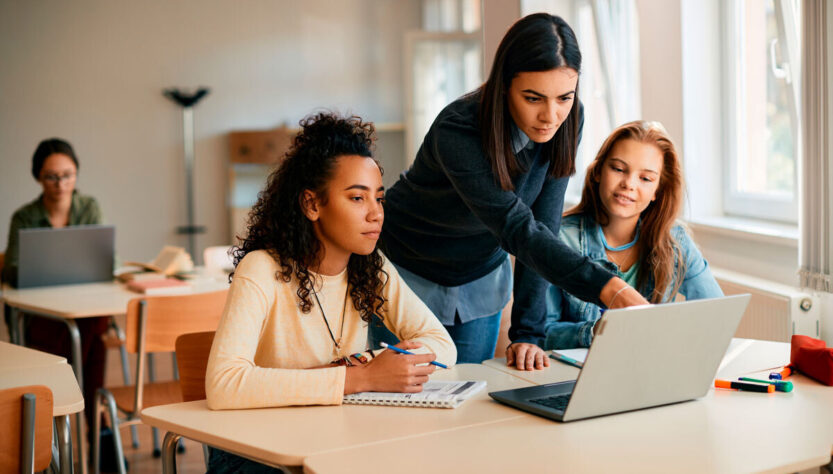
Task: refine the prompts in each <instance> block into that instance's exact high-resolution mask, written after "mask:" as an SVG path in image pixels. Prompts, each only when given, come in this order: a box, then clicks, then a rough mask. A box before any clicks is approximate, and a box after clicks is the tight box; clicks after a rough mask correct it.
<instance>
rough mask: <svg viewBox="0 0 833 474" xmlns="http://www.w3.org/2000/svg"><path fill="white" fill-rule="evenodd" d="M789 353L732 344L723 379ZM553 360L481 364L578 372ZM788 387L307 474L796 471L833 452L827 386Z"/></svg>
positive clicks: (719, 394) (377, 451) (510, 424)
mask: <svg viewBox="0 0 833 474" xmlns="http://www.w3.org/2000/svg"><path fill="white" fill-rule="evenodd" d="M789 347H790V345H789V344H786V343H773V342H768V341H752V340H747V339H733V340H732V343H731V344H730V346H729V349H728V350H727V351H726V356H725V357H724V362H723V363H722V364H721V369H720V371H721V373H722V374H726V376H728V375H729V374H732V376H737V375H741V374H748V375H751V376H756V377H757V378H764V379H766V378H767V376H768V374H769V372H770V370H768V369H769V368H771V367H775V366H780V365H784V364H786V363H788V362H789ZM550 362H551V363H550V367H549V368H547V369H544V370H538V371H520V370H516V369H514V368H511V367H507V366H506V361H505V359H503V358H500V359H492V360H489V361H485V362H484V363H483V364H484V365H486V366H488V367H491V368H494V369H496V370H500V371H503V372H504V373H506V374H508V375H513V376H515V377H518V378H519V379H521V380H524V381H527V382H530V383H533V384H545V383H553V382H561V381H564V380H572V379H575V378H576V376H577V375H578V369H576V368H574V367H571V366H568V365H566V364H563V363H560V362H557V361H554V360H551V361H550ZM764 368H766V369H767V370H763V369H764ZM743 370H746V372H739V371H743ZM790 380H792V382H793V383H794V384H795V385H796V387H795V390H794V391H793V392H790V393H780V392H775V393H772V394H766V395H764V394H758V393H747V392H736V391H729V390H715V389H712V390H710V391H709V393H708V394H707V395H706V396H705V397H703V398H702V399H699V400H695V401H691V402H683V403H678V404H674V405H667V406H663V407H657V408H651V409H647V410H639V411H634V412H629V413H622V414H617V415H611V416H605V417H599V418H593V419H589V420H579V421H574V422H570V423H557V422H554V421H550V420H547V419H545V418H540V417H537V416H533V415H526V416H524V417H521V418H514V419H511V420H504V421H500V422H497V423H493V424H489V425H485V426H478V427H470V428H465V429H462V430H457V431H455V432H446V433H439V434H435V435H432V436H420V437H415V438H413V439H409V440H404V441H402V440H399V441H391V442H390V443H386V444H384V445H383V446H376V447H373V448H368V447H359V448H354V449H349V450H343V451H340V452H334V453H324V454H317V455H314V456H310V457H308V458H307V459H306V460H305V461H304V469H305V472H309V473H314V474H329V473H336V472H338V473H353V472H355V473H366V472H370V471H372V470H373V469H374V468H377V467H378V466H390V465H396V466H397V469H396V471H397V472H403V473H411V472H413V473H422V472H460V471H461V470H463V471H472V472H478V471H479V472H522V471H529V472H669V471H674V472H758V471H769V472H794V471H800V470H803V469H809V468H813V467H817V466H821V465H824V464H827V463H828V462H830V453H831V447H833V387H826V386H824V385H822V384H820V383H818V382H816V381H814V380H812V379H809V378H807V377H803V376H801V375H796V376H793V377H791V378H790ZM490 391H493V389H490ZM414 453H430V456H428V455H426V456H415V455H414ZM394 463H395V464H394Z"/></svg>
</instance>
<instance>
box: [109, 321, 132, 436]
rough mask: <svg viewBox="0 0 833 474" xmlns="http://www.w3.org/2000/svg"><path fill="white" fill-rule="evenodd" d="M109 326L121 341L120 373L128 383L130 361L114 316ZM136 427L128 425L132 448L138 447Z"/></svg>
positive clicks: (123, 338)
mask: <svg viewBox="0 0 833 474" xmlns="http://www.w3.org/2000/svg"><path fill="white" fill-rule="evenodd" d="M110 327H111V328H112V329H113V330H114V331H116V337H118V338H119V341H121V342H122V344H121V345H120V346H119V358H120V359H121V375H122V378H123V379H124V385H130V382H131V380H130V363H129V362H128V360H127V348H126V347H125V345H124V341H125V336H124V331H123V330H122V328H120V327H119V325H118V324H117V323H116V318H115V317H114V316H110ZM137 428H138V427H137V426H136V425H130V439H131V440H132V441H133V442H132V445H133V448H138V447H139V431H138V429H137Z"/></svg>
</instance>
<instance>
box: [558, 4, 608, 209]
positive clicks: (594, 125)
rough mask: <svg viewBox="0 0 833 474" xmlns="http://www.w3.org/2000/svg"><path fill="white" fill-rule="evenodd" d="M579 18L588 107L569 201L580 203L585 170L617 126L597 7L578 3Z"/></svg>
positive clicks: (582, 88) (583, 91) (581, 94)
mask: <svg viewBox="0 0 833 474" xmlns="http://www.w3.org/2000/svg"><path fill="white" fill-rule="evenodd" d="M575 15H576V21H575V22H574V31H575V33H576V38H577V39H578V41H579V45H580V47H581V53H582V65H581V78H580V79H579V98H580V99H581V103H582V104H583V105H584V130H583V132H582V137H581V143H580V144H579V148H578V154H577V156H576V175H575V176H574V177H573V178H572V179H570V184H569V185H568V187H567V198H568V199H569V200H571V201H575V202H578V199H579V198H580V196H581V190H582V188H583V187H584V175H585V171H587V167H588V166H589V165H590V163H591V162H592V161H593V159H594V158H595V157H596V152H598V151H599V148H600V147H601V146H602V142H604V140H605V138H607V136H608V135H609V134H610V132H611V131H612V130H613V124H611V123H610V116H609V114H608V108H607V105H608V104H607V96H606V94H605V88H606V87H607V86H606V84H605V80H604V74H603V73H602V65H601V62H600V61H601V58H600V57H599V45H598V43H597V35H596V26H595V22H594V18H593V8H592V7H591V6H590V4H589V3H588V2H577V4H576V10H575Z"/></svg>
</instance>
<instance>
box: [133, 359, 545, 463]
mask: <svg viewBox="0 0 833 474" xmlns="http://www.w3.org/2000/svg"><path fill="white" fill-rule="evenodd" d="M431 377H432V378H433V379H439V380H442V379H445V380H486V382H487V383H488V386H487V388H486V389H485V390H483V391H481V392H480V393H478V394H476V395H475V396H474V397H472V398H471V399H469V400H467V401H466V402H465V403H463V404H462V405H461V406H459V407H457V408H454V409H440V408H411V407H385V406H365V405H342V406H312V407H283V408H263V409H251V410H220V411H211V410H209V409H208V408H207V406H206V403H205V400H201V401H196V402H185V403H177V404H173V405H162V406H155V407H151V408H146V409H144V410H143V411H142V421H143V422H144V423H145V424H147V425H150V426H155V427H157V428H160V429H164V430H166V431H168V434H167V435H166V436H165V443H164V448H163V471H164V472H175V464H174V463H175V460H174V455H175V446H176V441H177V440H178V438H179V436H184V437H186V438H189V439H192V440H195V441H198V442H201V443H206V444H209V445H212V446H215V447H218V448H220V449H224V450H227V451H231V452H234V453H236V454H239V455H242V456H245V457H247V458H251V459H254V460H257V461H260V462H263V463H265V464H270V465H275V466H300V465H301V464H302V463H303V462H304V459H305V458H307V457H309V456H312V455H315V454H321V453H326V452H330V451H337V450H343V449H349V448H355V447H359V446H371V445H373V446H378V445H379V444H380V443H386V442H389V441H390V440H396V439H408V438H413V437H415V436H420V435H424V434H427V433H440V432H445V431H454V430H458V429H462V428H466V427H471V426H485V425H488V424H490V423H496V422H499V421H504V420H511V419H515V418H521V417H524V416H526V415H524V414H523V413H522V412H519V411H517V410H513V409H511V408H509V407H505V406H502V405H498V404H496V403H493V402H492V401H491V399H490V398H489V396H488V395H487V392H488V391H489V390H504V389H510V388H518V387H525V386H529V385H530V384H529V383H527V382H525V381H523V380H520V379H518V378H516V377H512V376H511V375H509V374H505V373H502V372H498V371H495V370H493V369H490V368H488V367H485V366H482V365H475V364H461V365H458V366H455V367H453V368H451V369H449V370H440V371H437V372H435V373H434V374H433V375H432V376H431ZM423 454H427V453H423ZM376 471H378V469H376Z"/></svg>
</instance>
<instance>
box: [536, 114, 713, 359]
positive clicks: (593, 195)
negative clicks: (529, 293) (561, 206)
mask: <svg viewBox="0 0 833 474" xmlns="http://www.w3.org/2000/svg"><path fill="white" fill-rule="evenodd" d="M682 202H683V176H682V169H681V167H680V162H679V159H678V157H677V151H676V149H675V148H674V144H673V143H672V141H671V138H669V136H668V133H667V132H666V131H665V129H664V128H663V127H662V125H660V124H659V123H656V122H645V121H636V122H630V123H626V124H624V125H622V126H621V127H619V128H617V129H616V130H614V131H613V133H612V134H611V135H610V136H609V137H608V138H607V140H606V141H605V142H604V144H603V145H602V147H601V149H600V150H599V153H598V154H597V155H596V159H595V160H594V161H593V162H592V163H591V164H590V166H589V167H588V168H587V175H586V177H585V180H584V190H583V191H582V195H581V202H579V204H578V205H577V206H576V207H574V208H572V209H570V210H569V211H567V212H566V213H565V214H564V220H563V221H562V223H561V230H560V232H559V235H560V237H561V240H563V241H564V242H565V243H566V244H567V245H569V246H570V247H571V248H573V249H575V250H576V251H577V252H580V253H581V254H582V255H584V256H586V257H588V258H590V259H592V260H594V261H595V262H597V263H599V264H600V265H603V266H605V267H606V268H609V269H610V270H611V271H614V272H616V274H617V275H618V276H619V278H621V279H622V280H624V281H625V282H627V283H628V284H629V285H631V286H633V287H634V288H636V289H638V290H639V292H640V293H641V294H642V295H643V296H644V297H645V298H646V299H648V300H649V301H650V302H651V303H666V302H670V301H673V300H674V298H675V297H676V296H677V295H678V294H681V295H683V296H685V298H686V299H689V300H693V299H698V298H713V297H717V296H723V292H722V291H721V290H720V287H719V286H718V285H717V282H716V281H715V279H714V277H713V276H712V273H711V271H710V270H709V265H708V263H707V262H706V260H705V259H704V258H703V256H702V255H701V254H700V251H699V250H697V246H696V245H695V244H694V242H693V241H692V240H691V237H690V236H689V235H688V233H687V232H686V230H685V228H684V227H683V226H682V225H680V224H678V223H677V218H678V217H679V214H680V210H681V208H682ZM547 313H548V314H547V328H546V333H547V336H546V342H545V343H544V348H545V349H569V348H574V347H589V346H590V343H591V342H592V341H593V334H594V331H595V328H596V325H597V323H598V321H599V319H600V317H601V308H600V307H599V306H597V305H595V304H592V303H587V302H584V301H581V300H579V299H578V298H576V297H575V296H573V295H571V294H569V293H567V292H566V291H564V290H562V289H561V288H558V287H555V286H550V287H549V289H548V291H547Z"/></svg>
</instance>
